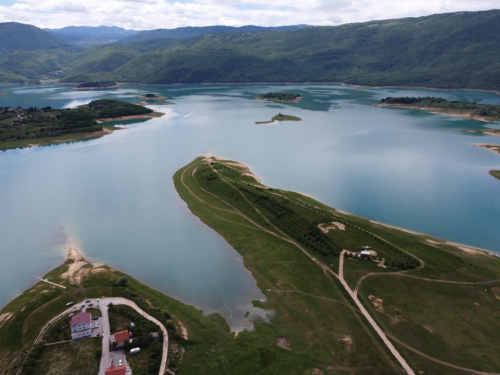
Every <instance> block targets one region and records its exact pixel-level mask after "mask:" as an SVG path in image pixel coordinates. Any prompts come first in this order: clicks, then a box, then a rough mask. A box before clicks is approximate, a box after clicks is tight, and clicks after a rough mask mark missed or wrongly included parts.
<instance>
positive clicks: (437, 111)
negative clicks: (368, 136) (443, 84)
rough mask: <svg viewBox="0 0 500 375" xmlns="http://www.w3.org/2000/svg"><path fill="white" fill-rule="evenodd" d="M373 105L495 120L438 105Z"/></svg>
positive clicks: (485, 120) (480, 119)
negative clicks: (448, 109) (449, 109)
mask: <svg viewBox="0 0 500 375" xmlns="http://www.w3.org/2000/svg"><path fill="white" fill-rule="evenodd" d="M373 105H374V106H375V107H385V108H404V109H418V110H420V111H426V112H429V113H432V114H435V115H445V116H453V117H461V118H466V119H469V120H477V121H482V122H495V121H494V120H488V118H486V117H484V116H474V115H473V114H471V113H460V112H453V111H449V112H448V111H447V110H446V109H443V108H438V107H423V106H418V105H411V104H388V103H376V104H373Z"/></svg>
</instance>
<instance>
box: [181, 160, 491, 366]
mask: <svg viewBox="0 0 500 375" xmlns="http://www.w3.org/2000/svg"><path fill="white" fill-rule="evenodd" d="M246 173H247V170H246V169H245V168H244V167H243V166H238V165H237V164H235V163H234V162H227V161H221V160H215V159H202V158H199V159H197V160H195V161H194V162H193V163H191V164H190V165H188V166H187V167H185V168H183V169H181V170H180V171H179V172H177V173H176V175H175V177H174V181H175V183H176V188H177V190H178V192H179V194H180V195H181V197H182V198H183V199H184V200H185V201H186V202H187V203H188V205H189V207H190V209H191V211H192V212H193V213H194V214H196V215H197V216H198V217H200V219H202V220H203V221H204V222H205V223H206V224H207V225H209V226H210V227H212V228H213V229H215V230H216V231H217V232H218V233H219V234H221V235H222V236H223V237H224V238H225V239H226V240H227V241H228V242H229V243H230V244H231V245H232V246H233V247H234V248H235V249H236V250H237V251H238V252H240V253H241V254H242V256H243V258H244V262H245V266H246V267H247V268H248V269H249V270H250V271H251V272H252V274H253V276H254V277H255V278H256V279H257V282H258V285H259V287H260V288H261V290H263V291H264V294H265V295H266V297H267V300H268V302H267V303H265V304H263V305H262V306H265V307H266V308H269V309H273V310H275V311H276V315H275V316H274V317H273V318H271V320H270V323H269V324H263V325H262V326H261V325H257V329H256V331H255V332H253V333H245V336H244V337H247V336H248V337H252V339H253V340H257V342H258V341H259V339H261V340H262V339H263V338H264V337H263V336H262V333H263V332H265V331H267V332H273V331H274V332H281V334H282V335H285V336H287V337H288V338H289V339H290V341H291V344H292V347H294V349H293V350H292V352H291V353H290V354H291V356H290V357H288V355H287V357H288V358H286V361H287V363H294V367H295V368H296V369H300V370H298V371H297V373H304V372H305V371H306V370H307V368H308V367H309V368H319V369H320V370H322V371H323V372H324V373H326V371H328V370H327V369H328V368H329V367H330V368H335V367H336V366H337V368H349V369H350V371H352V373H375V372H376V371H377V370H375V369H376V368H377V369H378V371H380V372H381V373H388V372H391V371H394V370H393V369H392V368H391V363H392V362H391V361H389V360H388V359H387V357H386V356H385V355H384V350H385V349H384V348H383V346H382V345H380V343H379V342H378V340H377V339H376V338H375V339H373V337H374V335H371V336H370V333H371V330H370V329H369V328H367V325H366V323H364V319H362V318H360V317H359V315H358V314H357V312H356V309H353V308H352V305H351V301H350V300H349V298H348V297H346V296H345V295H344V293H343V291H342V289H341V288H342V287H341V286H340V284H338V282H336V280H334V279H333V278H332V277H329V275H328V274H325V273H323V272H322V271H321V268H320V267H318V266H317V265H316V264H314V263H313V262H312V261H311V260H310V259H308V258H307V257H305V256H303V252H301V251H300V248H299V247H298V246H297V244H298V243H300V246H301V247H303V248H306V249H307V250H308V251H309V252H310V253H311V254H313V255H314V256H316V257H317V258H316V259H319V260H321V261H322V263H323V264H325V265H330V266H331V268H332V270H333V271H336V270H337V267H338V263H339V256H338V250H339V249H347V250H349V251H353V252H359V251H360V250H361V248H362V246H370V247H371V248H372V250H374V251H376V253H377V257H378V258H384V259H385V265H386V267H387V268H383V267H379V266H378V265H377V264H376V263H375V262H372V261H363V260H360V259H359V258H353V259H349V258H346V260H345V262H344V263H345V279H346V280H347V282H348V284H349V285H350V286H351V288H352V289H355V290H357V291H358V296H359V298H360V299H361V301H362V302H363V304H364V305H365V307H366V308H367V309H369V311H370V313H371V315H372V317H374V318H375V320H376V321H377V322H378V324H379V325H380V326H381V327H382V328H383V330H384V332H385V333H386V334H387V335H388V336H389V337H390V338H391V341H392V342H393V343H394V344H395V345H396V347H397V349H398V350H399V351H400V353H401V354H402V355H403V356H404V357H405V359H406V360H407V362H408V363H409V364H410V365H411V367H412V368H413V369H414V370H415V372H417V371H423V373H438V374H462V373H463V374H466V373H470V371H469V370H473V371H474V370H476V371H485V372H494V371H495V370H497V369H498V368H499V366H500V359H499V358H498V356H497V355H496V354H495V352H496V349H497V347H496V339H495V337H498V335H499V334H500V331H499V328H498V324H497V321H498V318H499V315H498V311H500V310H499V309H500V300H499V293H500V279H499V278H498V275H499V270H500V259H498V258H496V257H493V256H490V255H488V254H486V253H484V252H482V251H477V252H476V253H471V252H465V251H462V250H460V249H458V248H457V247H454V246H451V245H449V244H446V243H444V242H442V241H439V240H435V239H431V238H429V237H427V236H424V235H418V234H410V233H408V232H404V231H401V230H396V229H392V228H388V227H386V226H383V225H379V224H376V223H372V222H370V221H368V220H365V219H362V218H357V217H354V216H351V215H346V214H343V213H340V212H338V211H335V210H334V209H332V208H330V207H327V206H324V205H322V204H321V203H319V202H317V201H315V200H313V199H312V198H309V197H306V196H303V195H300V194H297V193H292V192H287V191H283V190H279V189H271V188H267V187H265V186H262V185H260V184H258V183H256V181H255V180H253V179H252V178H250V177H248V176H247V175H246ZM331 221H335V222H340V223H344V224H345V230H330V231H329V232H328V233H327V234H325V233H322V234H318V233H317V231H315V230H314V229H313V228H312V226H309V227H308V226H307V225H308V224H322V223H323V224H325V223H330V222H331ZM279 237H281V239H279ZM290 240H292V242H293V243H292V242H290ZM299 241H300V242H299ZM364 280H366V281H364ZM327 301H328V302H327ZM318 302H321V303H318ZM328 305H334V306H328ZM346 307H347V309H346ZM377 309H378V310H377ZM339 313H340V314H339ZM290 320H292V321H293V322H294V323H293V324H291V325H289V322H290ZM303 324H306V326H307V329H304V328H303ZM264 327H265V330H264V331H262V330H263V328H264ZM325 332H328V334H326V335H325V334H324V333H325ZM271 336H272V335H271ZM316 337H318V338H319V337H321V341H322V344H323V345H325V347H326V348H330V349H332V350H331V351H330V354H329V355H328V354H327V353H326V352H323V351H322V350H321V347H322V345H319V346H317V345H315V344H314V343H313V342H311V341H310V340H311V339H312V338H316ZM346 338H348V339H346ZM297 340H298V342H300V348H297V351H298V350H300V351H301V354H303V356H302V360H299V359H298V358H297V354H298V353H297V351H296V348H295V346H294V345H296V342H297ZM333 340H336V341H337V345H339V344H341V346H340V347H338V346H337V350H334V348H335V345H334V343H333V342H332V341H333ZM343 340H345V341H343ZM351 340H352V341H351ZM346 343H348V344H346ZM339 349H340V351H339ZM332 352H333V353H335V355H332ZM287 354H288V353H287ZM305 357H307V358H309V359H310V360H311V362H309V363H307V361H306V362H304V361H303V360H304V358H305ZM328 357H330V358H328ZM281 358H283V360H285V357H283V356H280V357H278V358H276V359H275V362H274V363H275V364H276V367H275V368H274V370H275V371H277V373H286V371H281V370H279V369H280V368H281V366H286V365H285V364H284V363H282V362H281ZM389 358H391V357H390V356H389ZM360 363H363V364H364V366H367V367H365V368H364V369H361V368H359V366H360ZM326 364H328V365H326ZM367 368H370V369H369V370H368V369H367ZM280 371H281V372H280Z"/></svg>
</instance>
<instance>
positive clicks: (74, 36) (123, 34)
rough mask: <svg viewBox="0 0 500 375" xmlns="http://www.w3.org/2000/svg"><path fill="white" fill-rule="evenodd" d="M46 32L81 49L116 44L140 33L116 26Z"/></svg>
mask: <svg viewBox="0 0 500 375" xmlns="http://www.w3.org/2000/svg"><path fill="white" fill-rule="evenodd" d="M44 30H45V31H47V32H49V33H51V34H52V35H55V36H57V37H58V38H61V39H63V40H65V41H66V42H69V43H71V44H73V45H76V46H78V47H81V48H90V47H94V46H96V45H100V44H108V43H114V42H116V41H118V40H120V39H123V38H127V37H130V36H132V35H134V34H137V33H138V31H135V30H126V29H123V28H121V27H116V26H96V27H92V26H68V27H63V28H62V29H44Z"/></svg>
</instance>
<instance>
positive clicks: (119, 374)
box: [104, 366, 127, 375]
mask: <svg viewBox="0 0 500 375" xmlns="http://www.w3.org/2000/svg"><path fill="white" fill-rule="evenodd" d="M126 369H127V367H126V366H116V367H115V366H111V367H110V368H108V369H106V372H105V373H104V374H105V375H125V370H126Z"/></svg>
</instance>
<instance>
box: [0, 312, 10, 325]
mask: <svg viewBox="0 0 500 375" xmlns="http://www.w3.org/2000/svg"><path fill="white" fill-rule="evenodd" d="M11 316H12V313H4V314H2V315H0V328H1V327H2V326H3V325H4V324H5V323H7V321H8V320H9V319H10V317H11Z"/></svg>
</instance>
